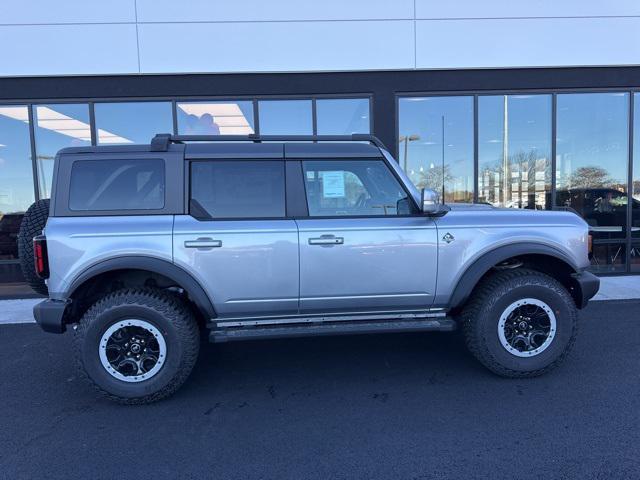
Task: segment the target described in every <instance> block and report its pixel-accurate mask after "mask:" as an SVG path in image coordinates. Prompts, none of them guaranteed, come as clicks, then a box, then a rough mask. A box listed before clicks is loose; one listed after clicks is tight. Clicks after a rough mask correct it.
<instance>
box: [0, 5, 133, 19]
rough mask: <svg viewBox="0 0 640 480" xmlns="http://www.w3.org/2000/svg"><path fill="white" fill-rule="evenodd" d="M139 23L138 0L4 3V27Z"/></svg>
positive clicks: (1, 16) (0, 14)
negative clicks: (45, 24)
mask: <svg viewBox="0 0 640 480" xmlns="http://www.w3.org/2000/svg"><path fill="white" fill-rule="evenodd" d="M135 21H136V11H135V3H134V0H102V1H101V0H1V1H0V25H10V24H42V23H114V22H135Z"/></svg>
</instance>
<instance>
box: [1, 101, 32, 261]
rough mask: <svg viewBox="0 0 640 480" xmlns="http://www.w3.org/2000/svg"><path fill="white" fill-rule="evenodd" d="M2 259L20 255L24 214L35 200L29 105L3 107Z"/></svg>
mask: <svg viewBox="0 0 640 480" xmlns="http://www.w3.org/2000/svg"><path fill="white" fill-rule="evenodd" d="M0 179H1V180H2V182H1V183H0V262H2V261H3V260H15V259H17V258H18V245H17V243H16V240H17V237H18V230H20V222H21V221H22V214H23V213H24V212H25V210H26V209H27V208H29V205H31V204H32V203H33V201H34V194H33V174H32V168H31V142H30V137H29V110H28V108H27V107H26V106H18V105H15V106H0Z"/></svg>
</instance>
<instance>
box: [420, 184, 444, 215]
mask: <svg viewBox="0 0 640 480" xmlns="http://www.w3.org/2000/svg"><path fill="white" fill-rule="evenodd" d="M440 207H441V204H440V198H439V195H438V194H437V193H436V192H435V191H434V190H431V189H429V188H423V189H422V211H423V212H424V213H427V214H431V215H433V214H437V213H439V212H440Z"/></svg>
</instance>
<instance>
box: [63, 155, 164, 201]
mask: <svg viewBox="0 0 640 480" xmlns="http://www.w3.org/2000/svg"><path fill="white" fill-rule="evenodd" d="M164 187H165V181H164V161H162V160H160V159H140V160H80V161H77V162H75V163H74V164H73V168H72V170H71V187H70V190H69V209H70V210H82V211H84V210H95V211H104V210H160V209H162V208H164V190H165V188H164Z"/></svg>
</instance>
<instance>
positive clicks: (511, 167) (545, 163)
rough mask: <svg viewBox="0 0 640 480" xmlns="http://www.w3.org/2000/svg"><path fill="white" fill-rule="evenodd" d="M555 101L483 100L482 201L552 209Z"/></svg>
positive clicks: (520, 97) (480, 104)
mask: <svg viewBox="0 0 640 480" xmlns="http://www.w3.org/2000/svg"><path fill="white" fill-rule="evenodd" d="M551 101H552V97H551V95H495V96H481V97H479V98H478V201H479V202H487V203H490V204H492V205H495V206H498V207H508V208H531V209H534V208H535V209H544V208H550V207H551V205H550V203H551V202H550V200H551V195H550V191H551Z"/></svg>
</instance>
